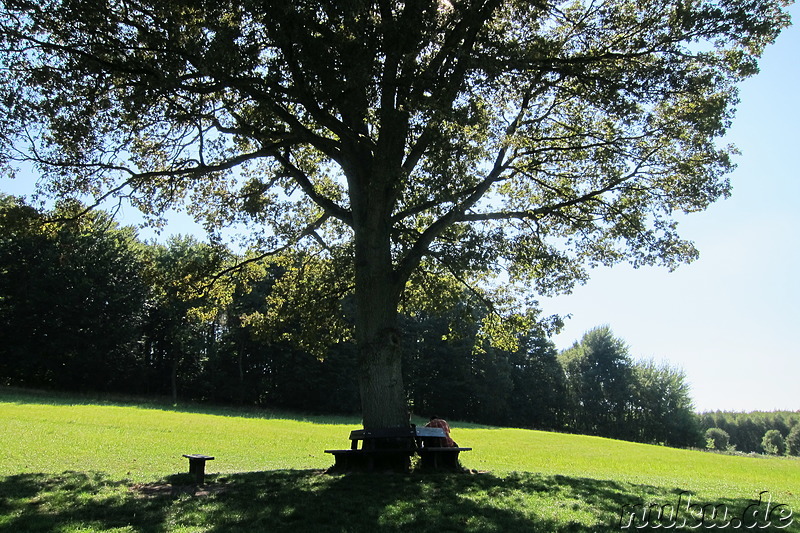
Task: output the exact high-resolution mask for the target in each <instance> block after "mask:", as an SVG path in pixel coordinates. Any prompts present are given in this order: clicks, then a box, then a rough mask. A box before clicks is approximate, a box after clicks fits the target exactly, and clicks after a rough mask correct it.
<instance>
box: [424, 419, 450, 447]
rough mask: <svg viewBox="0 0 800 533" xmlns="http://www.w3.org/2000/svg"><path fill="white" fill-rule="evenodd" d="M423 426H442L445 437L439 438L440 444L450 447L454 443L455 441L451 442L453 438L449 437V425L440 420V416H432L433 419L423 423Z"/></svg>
mask: <svg viewBox="0 0 800 533" xmlns="http://www.w3.org/2000/svg"><path fill="white" fill-rule="evenodd" d="M425 427H429V428H442V429H443V430H444V434H445V437H444V438H443V439H439V440H441V441H442V442H441V444H440V445H441V446H443V447H448V448H452V447H453V446H455V445H456V443H455V442H453V439H451V438H450V426H448V425H447V422H446V421H444V420H442V419H441V418H434V419H433V420H431V421H430V422H428V423H427V424H425Z"/></svg>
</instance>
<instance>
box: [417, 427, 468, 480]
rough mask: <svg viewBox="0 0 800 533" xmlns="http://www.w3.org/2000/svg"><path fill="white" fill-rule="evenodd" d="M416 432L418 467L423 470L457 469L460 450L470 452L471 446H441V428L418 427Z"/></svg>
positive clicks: (442, 433)
mask: <svg viewBox="0 0 800 533" xmlns="http://www.w3.org/2000/svg"><path fill="white" fill-rule="evenodd" d="M416 432H417V454H419V457H420V468H422V469H424V470H438V469H440V468H443V469H448V470H458V469H459V468H461V466H460V465H459V463H458V456H459V454H460V453H461V452H470V451H472V448H462V447H459V446H442V444H443V441H444V437H445V435H444V430H443V429H442V428H429V427H419V428H416Z"/></svg>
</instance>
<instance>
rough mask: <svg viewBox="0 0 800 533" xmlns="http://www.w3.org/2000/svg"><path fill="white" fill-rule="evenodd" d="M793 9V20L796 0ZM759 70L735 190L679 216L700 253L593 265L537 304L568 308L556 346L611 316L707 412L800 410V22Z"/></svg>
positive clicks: (738, 130)
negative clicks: (678, 263)
mask: <svg viewBox="0 0 800 533" xmlns="http://www.w3.org/2000/svg"><path fill="white" fill-rule="evenodd" d="M790 12H791V13H792V15H793V18H794V20H795V21H799V20H800V8H798V5H797V4H795V5H794V6H792V8H791V9H790ZM760 68H761V72H760V73H759V74H758V75H757V76H756V77H754V78H750V79H749V80H747V81H746V82H745V83H744V84H743V85H742V86H741V92H740V98H741V102H740V104H739V105H738V111H737V115H736V119H735V121H734V123H733V127H732V128H731V129H730V131H729V134H728V136H727V139H726V141H727V142H731V143H733V144H735V145H736V146H737V147H738V148H739V150H740V151H741V155H740V156H739V157H738V158H737V159H736V162H737V164H738V167H737V169H736V170H735V171H734V173H733V174H731V176H730V178H731V182H732V183H733V195H732V197H731V198H730V199H728V200H724V201H720V202H718V203H716V204H715V205H713V206H712V207H711V208H709V209H708V210H706V211H704V212H702V213H696V214H693V215H689V216H686V217H685V218H683V219H681V220H682V222H681V225H680V228H681V230H680V234H681V235H682V236H683V237H684V238H687V239H690V240H692V241H694V242H695V244H696V246H697V247H698V249H699V250H700V259H698V260H697V261H695V262H694V263H692V264H690V265H684V266H682V267H680V268H679V269H677V270H676V271H674V272H671V273H670V272H668V271H666V270H664V269H656V268H642V269H638V270H636V269H632V268H629V267H627V266H626V265H621V266H617V267H614V268H612V269H598V270H596V271H594V273H593V274H592V277H591V279H590V280H589V282H588V283H587V284H586V285H584V286H582V287H579V288H577V289H576V290H575V291H573V293H572V294H571V295H568V296H562V297H558V298H553V299H545V300H542V301H541V304H542V307H543V309H544V311H545V313H548V314H552V313H570V314H571V315H572V318H571V319H570V320H568V321H567V324H566V327H565V328H564V330H563V331H562V333H561V334H560V335H558V336H557V337H556V338H555V339H554V340H555V342H556V344H557V345H558V346H559V348H567V347H569V346H570V345H571V344H572V343H573V342H574V341H575V340H577V339H579V338H580V337H581V336H582V335H583V333H584V332H586V331H587V330H589V329H591V328H593V327H596V326H598V325H604V324H607V325H609V326H610V327H611V329H612V330H613V331H614V333H615V335H616V336H617V337H620V338H622V339H623V340H625V341H626V342H627V344H628V346H629V348H630V351H631V354H632V355H633V356H634V357H635V358H637V359H649V358H653V359H655V360H656V361H667V362H669V363H670V364H672V365H673V366H675V367H679V368H682V369H683V370H684V371H685V373H686V375H687V378H688V381H689V382H690V384H691V386H692V397H693V398H694V400H695V406H696V408H697V409H699V410H703V411H704V410H716V409H721V410H738V411H750V410H773V409H787V410H800V336H799V334H800V280H799V279H798V275H800V269H798V266H800V237H799V236H798V232H799V231H800V205H799V203H800V100H798V92H797V91H798V87H800V27H798V26H794V27H790V28H788V29H786V30H785V31H784V32H783V33H782V34H781V36H780V37H779V39H778V41H777V42H776V44H775V45H774V46H772V47H771V48H768V49H767V50H766V52H765V54H764V57H763V58H762V60H761V62H760Z"/></svg>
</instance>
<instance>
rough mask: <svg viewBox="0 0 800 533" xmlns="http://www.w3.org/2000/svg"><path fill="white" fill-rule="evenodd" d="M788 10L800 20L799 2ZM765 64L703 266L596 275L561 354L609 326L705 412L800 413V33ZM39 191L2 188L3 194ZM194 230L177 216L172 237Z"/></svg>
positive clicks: (698, 239) (562, 308)
mask: <svg viewBox="0 0 800 533" xmlns="http://www.w3.org/2000/svg"><path fill="white" fill-rule="evenodd" d="M790 12H791V13H792V14H793V17H794V19H795V20H800V8H799V7H798V6H797V5H794V6H792V8H791V9H790ZM760 66H761V72H760V74H758V75H757V76H756V77H754V78H751V79H750V80H748V81H747V82H745V84H743V85H742V88H741V94H740V96H741V102H740V104H739V106H738V113H737V117H736V119H735V121H734V124H733V127H732V128H731V130H730V132H729V135H728V137H727V139H726V142H731V143H734V144H735V145H737V147H738V148H739V149H740V150H741V152H742V154H741V155H740V156H739V157H738V158H737V160H736V161H737V163H738V168H737V169H736V171H735V172H734V173H733V174H732V175H731V181H732V183H733V187H734V190H733V196H732V198H730V199H728V200H725V201H721V202H718V203H717V204H715V205H713V206H712V207H711V208H710V209H708V210H706V211H705V212H702V213H697V214H693V215H690V216H687V217H685V218H684V219H682V222H681V228H682V229H681V235H682V236H683V237H684V238H688V239H690V240H693V241H694V242H695V243H696V245H697V247H698V248H699V250H700V259H699V260H697V261H696V262H694V263H692V264H690V265H685V266H682V267H680V268H679V269H678V270H676V271H675V272H671V273H670V272H668V271H666V270H664V269H656V268H642V269H639V270H635V269H632V268H629V267H627V266H625V265H620V266H617V267H614V268H611V269H608V268H603V269H598V270H596V271H594V272H593V274H592V277H591V279H590V280H589V281H588V283H587V284H586V285H584V286H582V287H578V288H577V289H575V291H573V293H572V294H571V295H567V296H561V297H558V298H552V299H543V300H542V301H541V305H542V308H543V311H544V312H545V314H553V313H558V314H571V315H572V318H570V319H569V320H568V321H567V323H566V327H565V328H564V330H563V331H562V333H561V334H560V335H558V336H556V337H555V338H554V341H555V342H556V345H557V346H558V347H559V348H567V347H569V346H570V345H571V344H572V343H573V342H574V341H576V340H578V339H580V337H581V336H582V335H583V334H584V333H585V332H586V331H588V330H590V329H591V328H593V327H596V326H599V325H606V324H607V325H609V326H610V327H611V328H612V330H613V331H614V333H615V334H616V336H617V337H620V338H622V339H623V340H624V341H625V342H626V343H627V344H628V346H629V348H630V352H631V355H632V356H633V357H634V358H636V359H650V358H652V359H655V360H656V361H665V362H668V363H669V364H671V365H673V366H675V367H678V368H681V369H683V370H684V371H685V373H686V375H687V378H688V381H689V383H690V384H691V386H692V397H693V398H694V400H695V406H696V408H697V409H698V410H703V411H704V410H716V409H721V410H738V411H751V410H773V409H787V410H800V386H799V384H798V382H800V340H796V339H795V337H798V333H800V332H799V331H798V330H800V328H798V326H800V281H798V278H797V276H798V268H797V267H798V265H800V246H798V245H800V238H798V231H799V230H800V208H798V202H800V170H798V169H800V102H799V101H798V100H797V98H798V97H797V96H796V95H797V88H798V87H800V27H791V28H788V29H787V30H785V31H784V32H783V34H782V35H781V36H780V38H779V40H778V42H777V43H776V44H775V45H774V46H772V47H770V48H768V49H767V51H766V53H765V55H764V57H763V59H762V61H761V63H760ZM31 185H32V184H31V183H30V182H29V181H28V180H24V179H20V180H18V181H16V182H9V181H8V180H0V191H3V192H7V193H11V194H21V193H23V192H26V191H28V190H30V187H31ZM124 215H127V217H131V218H135V212H134V210H133V209H132V208H128V209H127V212H126V213H124ZM127 217H126V218H127ZM190 227H191V225H190V224H188V223H187V217H186V216H178V217H176V219H175V220H174V221H173V222H172V223H171V224H170V225H168V226H167V228H166V229H165V230H164V234H167V235H168V234H170V233H177V232H182V233H186V232H187V231H190V230H189V228H190Z"/></svg>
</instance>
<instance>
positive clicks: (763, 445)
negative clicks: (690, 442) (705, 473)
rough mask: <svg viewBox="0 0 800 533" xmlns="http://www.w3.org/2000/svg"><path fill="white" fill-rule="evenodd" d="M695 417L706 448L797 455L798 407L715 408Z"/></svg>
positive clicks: (799, 437) (799, 445)
mask: <svg viewBox="0 0 800 533" xmlns="http://www.w3.org/2000/svg"><path fill="white" fill-rule="evenodd" d="M699 420H700V426H701V429H702V430H703V433H704V435H705V438H706V446H707V447H708V448H710V449H714V450H719V451H729V452H743V453H767V454H771V455H795V456H797V455H800V411H797V412H791V411H775V412H767V413H765V412H760V411H756V412H752V413H735V412H725V411H716V412H712V413H703V414H701V415H700V416H699Z"/></svg>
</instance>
